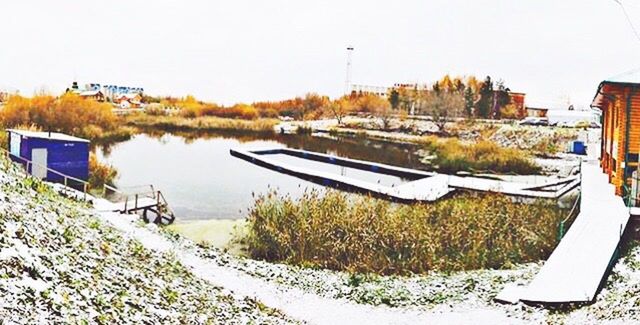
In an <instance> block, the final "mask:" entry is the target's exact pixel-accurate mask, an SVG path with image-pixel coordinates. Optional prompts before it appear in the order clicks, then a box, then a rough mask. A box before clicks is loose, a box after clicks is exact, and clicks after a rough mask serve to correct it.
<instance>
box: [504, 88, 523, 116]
mask: <svg viewBox="0 0 640 325" xmlns="http://www.w3.org/2000/svg"><path fill="white" fill-rule="evenodd" d="M507 93H508V94H509V104H511V105H513V106H515V108H516V116H517V118H524V117H525V116H527V109H526V108H525V106H524V99H525V96H526V94H525V93H519V92H514V91H507Z"/></svg>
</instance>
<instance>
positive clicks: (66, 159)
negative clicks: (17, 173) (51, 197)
mask: <svg viewBox="0 0 640 325" xmlns="http://www.w3.org/2000/svg"><path fill="white" fill-rule="evenodd" d="M38 148H45V149H47V167H48V168H51V169H53V170H55V171H58V172H60V173H62V174H65V175H68V176H72V177H76V178H79V179H82V180H88V179H89V143H88V142H78V141H63V140H52V139H44V138H29V137H24V136H22V141H21V142H20V156H21V157H22V158H25V159H28V160H32V159H31V150H33V149H38ZM47 180H48V181H52V182H63V181H64V177H62V176H61V175H58V174H56V173H53V172H51V171H49V172H47Z"/></svg>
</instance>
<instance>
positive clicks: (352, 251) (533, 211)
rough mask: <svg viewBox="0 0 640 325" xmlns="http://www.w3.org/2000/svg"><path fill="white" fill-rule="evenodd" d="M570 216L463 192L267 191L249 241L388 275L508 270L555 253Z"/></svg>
mask: <svg viewBox="0 0 640 325" xmlns="http://www.w3.org/2000/svg"><path fill="white" fill-rule="evenodd" d="M566 214H567V211H563V210H561V209H559V208H557V207H556V206H555V205H553V204H551V203H549V202H546V203H545V202H542V201H538V202H535V203H533V204H521V203H514V202H512V201H511V200H510V199H509V198H508V197H505V196H500V195H472V194H463V195H459V196H456V197H454V198H450V199H446V200H441V201H439V202H436V203H433V204H415V205H397V204H393V203H390V202H388V201H384V200H379V199H373V198H369V197H362V196H358V197H355V198H353V197H351V196H349V195H347V194H344V193H341V192H337V191H329V192H327V193H326V194H324V195H321V194H319V193H318V192H307V193H305V194H304V195H303V196H302V197H301V198H300V199H297V200H294V199H291V198H290V197H283V196H279V195H277V194H276V193H270V194H268V195H264V196H260V197H258V198H257V199H256V202H255V205H254V206H253V208H252V209H251V211H250V214H249V218H248V224H249V226H248V227H249V231H248V234H247V235H246V237H245V238H244V241H245V242H246V244H247V245H248V249H249V253H250V255H251V256H252V257H253V258H258V259H266V260H268V261H282V262H286V263H291V264H296V265H305V266H312V267H321V268H329V269H335V270H347V271H357V272H367V273H368V272H374V273H380V274H410V273H425V272H428V271H432V270H438V271H452V270H468V269H478V268H508V267H509V266H511V265H512V264H514V263H522V262H530V261H538V260H540V259H544V258H546V257H548V255H549V254H550V252H551V251H552V249H553V248H554V247H555V245H556V244H557V236H556V235H557V229H558V228H557V227H558V224H559V222H560V220H562V219H563V218H564V217H565V216H566Z"/></svg>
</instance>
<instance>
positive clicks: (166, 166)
mask: <svg viewBox="0 0 640 325" xmlns="http://www.w3.org/2000/svg"><path fill="white" fill-rule="evenodd" d="M237 147H248V148H261V147H288V148H294V149H304V150H310V151H316V152H322V153H329V154H334V155H338V156H342V157H349V158H354V159H361V160H369V161H375V162H380V163H386V164H390V165H396V166H402V167H409V168H424V166H423V165H421V164H420V161H419V159H418V157H417V156H416V155H415V154H414V152H415V149H416V148H415V146H414V145H410V144H394V143H387V142H381V141H373V140H367V139H361V138H324V137H313V136H310V135H281V134H255V133H248V134H247V133H231V132H224V133H211V132H206V133H205V132H203V133H174V134H167V133H160V132H148V133H145V134H141V135H138V136H135V137H134V138H133V139H131V140H128V141H125V142H121V143H113V144H105V145H101V146H99V147H97V148H96V149H97V150H96V151H97V154H98V158H99V159H101V160H103V161H106V162H108V163H110V164H112V165H113V166H114V167H116V168H117V169H118V173H119V178H118V179H117V181H116V185H118V186H133V185H140V184H154V185H155V186H156V187H157V188H159V189H162V191H163V193H164V194H165V196H166V197H167V200H168V201H169V203H170V204H171V205H172V207H173V208H174V210H176V212H177V214H178V216H179V217H180V218H181V219H211V218H234V219H235V218H242V217H244V216H245V215H246V210H247V209H248V208H249V206H250V205H251V203H252V202H253V198H252V193H264V192H266V191H269V190H270V189H272V188H277V189H278V191H279V192H281V193H288V194H290V195H291V196H293V197H297V196H299V195H301V194H302V193H303V191H304V190H305V189H317V190H323V188H322V187H321V186H319V185H316V184H313V183H310V182H306V181H304V180H301V179H298V178H295V177H292V176H288V175H283V174H280V173H278V172H275V171H271V170H268V169H265V168H261V167H258V166H255V165H253V164H251V163H248V162H245V161H243V160H240V159H237V158H235V157H232V156H231V155H230V154H229V149H231V148H237Z"/></svg>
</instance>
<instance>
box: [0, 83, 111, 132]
mask: <svg viewBox="0 0 640 325" xmlns="http://www.w3.org/2000/svg"><path fill="white" fill-rule="evenodd" d="M0 121H1V122H2V124H3V125H4V126H6V127H15V126H18V125H28V124H29V125H35V126H37V127H39V128H42V129H43V130H51V131H56V132H64V133H69V134H73V135H76V136H82V137H89V138H90V139H93V138H94V137H98V136H100V134H102V132H103V131H107V130H109V131H110V130H114V129H116V128H117V123H116V116H115V115H114V114H113V112H112V111H111V105H109V104H106V103H99V102H96V101H93V100H88V99H84V98H81V97H79V96H78V95H75V94H73V93H65V94H63V95H62V96H60V97H59V98H55V97H53V96H49V95H38V96H34V97H32V98H26V97H21V96H12V97H11V98H10V99H9V100H8V101H7V103H6V105H5V106H4V108H3V109H2V110H1V111H0ZM85 132H86V134H85Z"/></svg>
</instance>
